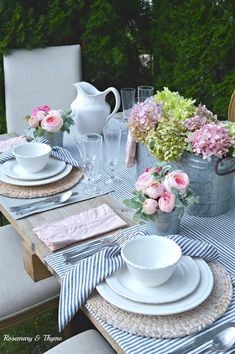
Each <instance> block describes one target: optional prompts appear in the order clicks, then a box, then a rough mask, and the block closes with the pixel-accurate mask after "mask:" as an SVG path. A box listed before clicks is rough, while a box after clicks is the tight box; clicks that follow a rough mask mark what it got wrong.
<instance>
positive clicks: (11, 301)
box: [0, 225, 60, 321]
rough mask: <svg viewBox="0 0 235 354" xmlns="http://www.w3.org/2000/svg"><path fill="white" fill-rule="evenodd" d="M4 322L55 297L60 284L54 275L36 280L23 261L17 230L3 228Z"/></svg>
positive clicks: (0, 312) (0, 279)
mask: <svg viewBox="0 0 235 354" xmlns="http://www.w3.org/2000/svg"><path fill="white" fill-rule="evenodd" d="M0 289H1V296H0V321H2V320H6V319H8V318H10V317H13V316H15V315H17V314H20V313H23V312H25V311H26V310H30V309H32V308H34V307H36V306H38V305H40V304H43V303H45V302H47V301H48V300H52V299H55V298H56V297H57V296H58V295H59V292H60V285H59V283H58V281H57V280H56V279H55V278H54V277H50V278H47V279H44V280H41V281H39V282H36V283H35V282H34V281H33V280H32V279H31V278H30V276H29V275H28V274H27V273H26V271H25V269H24V264H23V253H22V242H21V238H20V236H19V235H18V234H17V232H16V231H15V229H14V228H13V227H12V226H10V225H6V226H2V227H0Z"/></svg>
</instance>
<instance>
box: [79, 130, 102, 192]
mask: <svg viewBox="0 0 235 354" xmlns="http://www.w3.org/2000/svg"><path fill="white" fill-rule="evenodd" d="M102 140H103V138H102V136H101V135H99V134H85V135H80V136H78V137H76V138H75V141H76V143H77V146H78V149H79V153H80V156H81V159H82V169H83V174H84V178H85V180H86V183H85V187H84V188H83V191H84V192H85V193H86V194H88V195H94V194H96V193H99V192H100V191H101V189H100V186H99V184H98V183H95V182H96V176H97V168H98V166H100V161H101V159H102Z"/></svg>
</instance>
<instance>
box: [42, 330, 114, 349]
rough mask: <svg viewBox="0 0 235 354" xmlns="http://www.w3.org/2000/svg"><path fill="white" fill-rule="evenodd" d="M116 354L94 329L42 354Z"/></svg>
mask: <svg viewBox="0 0 235 354" xmlns="http://www.w3.org/2000/svg"><path fill="white" fill-rule="evenodd" d="M115 353H116V352H115V351H114V350H113V348H112V347H111V346H110V345H109V344H108V342H107V341H106V340H105V339H104V337H102V336H101V334H100V333H99V332H97V331H96V330H94V329H90V330H88V331H85V332H82V333H80V334H77V335H76V336H74V337H72V338H69V339H67V340H66V341H64V342H62V343H61V344H58V345H56V346H55V347H54V348H52V349H50V350H48V351H47V352H46V353H44V354H115Z"/></svg>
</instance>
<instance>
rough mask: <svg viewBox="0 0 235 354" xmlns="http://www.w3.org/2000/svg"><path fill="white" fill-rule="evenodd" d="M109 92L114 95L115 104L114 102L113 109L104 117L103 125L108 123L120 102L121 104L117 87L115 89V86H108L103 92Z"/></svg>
mask: <svg viewBox="0 0 235 354" xmlns="http://www.w3.org/2000/svg"><path fill="white" fill-rule="evenodd" d="M109 92H112V93H113V94H114V97H115V100H116V104H115V107H114V109H113V111H112V112H111V113H110V115H109V116H108V117H107V118H106V120H105V125H106V124H107V123H108V121H109V119H110V118H111V117H112V116H113V115H114V114H115V113H117V111H118V109H119V107H120V104H121V100H120V95H119V92H118V90H117V89H115V87H109V88H107V89H106V90H105V93H106V95H107V94H108V93H109Z"/></svg>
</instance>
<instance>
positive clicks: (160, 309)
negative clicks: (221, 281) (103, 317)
mask: <svg viewBox="0 0 235 354" xmlns="http://www.w3.org/2000/svg"><path fill="white" fill-rule="evenodd" d="M195 262H197V264H198V266H199V269H200V274H201V277H200V282H199V285H198V286H197V288H196V289H195V290H194V291H193V292H192V293H191V294H189V295H188V296H186V297H184V298H183V299H180V300H178V301H174V302H171V303H166V304H146V303H140V302H135V301H132V300H129V299H126V298H124V297H122V296H120V295H118V294H117V293H115V292H114V291H113V290H112V289H111V288H110V287H109V286H108V284H107V283H106V282H105V281H103V282H102V283H101V284H99V285H98V286H97V287H96V289H97V291H98V293H99V294H100V295H101V296H102V297H103V298H104V299H105V300H107V301H108V302H109V303H110V304H112V305H114V306H116V307H118V308H120V309H122V310H125V311H128V312H133V313H139V314H142V315H155V316H167V315H174V314H179V313H182V312H185V311H189V310H192V309H193V308H195V307H197V306H199V305H200V304H202V303H203V302H204V301H205V300H206V299H207V298H208V296H209V295H210V293H211V291H212V289H213V284H214V279H213V274H212V271H211V269H210V267H209V266H208V264H207V263H206V262H205V261H204V260H203V259H195Z"/></svg>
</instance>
